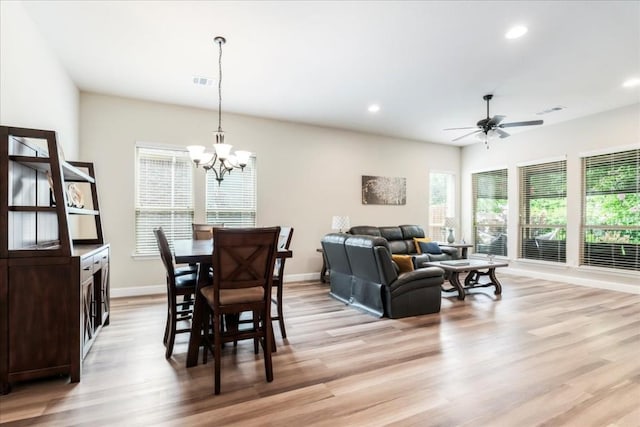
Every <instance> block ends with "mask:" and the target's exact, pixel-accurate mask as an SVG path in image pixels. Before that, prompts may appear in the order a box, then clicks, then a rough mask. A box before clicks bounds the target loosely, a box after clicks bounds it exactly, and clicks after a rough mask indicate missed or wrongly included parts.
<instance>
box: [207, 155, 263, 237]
mask: <svg viewBox="0 0 640 427" xmlns="http://www.w3.org/2000/svg"><path fill="white" fill-rule="evenodd" d="M206 194H207V195H206V210H207V212H206V213H207V223H209V224H224V226H225V227H255V226H256V205H257V202H256V158H255V157H254V156H252V157H250V158H249V163H248V164H247V166H245V168H244V170H243V171H241V170H239V169H234V170H233V171H232V172H231V173H228V174H226V175H225V177H224V181H222V183H221V184H220V185H218V181H216V179H215V175H214V174H212V173H208V174H207V190H206Z"/></svg>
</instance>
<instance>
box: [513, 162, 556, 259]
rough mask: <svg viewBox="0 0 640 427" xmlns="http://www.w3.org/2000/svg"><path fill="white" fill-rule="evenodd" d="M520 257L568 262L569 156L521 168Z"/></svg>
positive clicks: (519, 169)
mask: <svg viewBox="0 0 640 427" xmlns="http://www.w3.org/2000/svg"><path fill="white" fill-rule="evenodd" d="M518 171H519V190H520V191H519V194H520V224H519V228H520V254H519V255H520V257H521V258H525V259H537V260H543V261H552V262H566V259H567V255H566V237H567V162H566V160H562V161H557V162H548V163H542V164H535V165H527V166H523V167H520V168H518Z"/></svg>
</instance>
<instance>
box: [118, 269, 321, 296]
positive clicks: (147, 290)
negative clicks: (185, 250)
mask: <svg viewBox="0 0 640 427" xmlns="http://www.w3.org/2000/svg"><path fill="white" fill-rule="evenodd" d="M314 280H320V273H319V272H318V273H303V274H289V275H285V276H284V282H285V283H287V282H310V281H314ZM166 292H167V287H166V285H164V284H162V285H150V286H131V287H125V288H111V298H128V297H142V296H149V295H161V294H165V293H166Z"/></svg>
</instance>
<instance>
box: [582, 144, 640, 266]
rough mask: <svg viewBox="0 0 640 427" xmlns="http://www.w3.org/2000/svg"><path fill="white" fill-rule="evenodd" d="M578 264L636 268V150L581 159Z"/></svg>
mask: <svg viewBox="0 0 640 427" xmlns="http://www.w3.org/2000/svg"><path fill="white" fill-rule="evenodd" d="M582 185H583V194H582V214H583V218H582V227H581V235H582V236H581V237H582V238H581V240H582V248H581V249H582V250H581V254H580V264H581V265H590V266H598V267H605V268H615V269H625V270H634V271H639V270H640V268H639V267H638V264H639V262H638V260H639V256H638V248H639V247H640V150H627V151H621V152H616V153H610V154H602V155H597V156H590V157H584V158H583V159H582Z"/></svg>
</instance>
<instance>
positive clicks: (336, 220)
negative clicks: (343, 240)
mask: <svg viewBox="0 0 640 427" xmlns="http://www.w3.org/2000/svg"><path fill="white" fill-rule="evenodd" d="M349 227H351V222H350V221H349V217H348V216H337V215H336V216H334V217H333V219H332V220H331V229H333V230H340V231H342V229H346V228H349Z"/></svg>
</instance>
